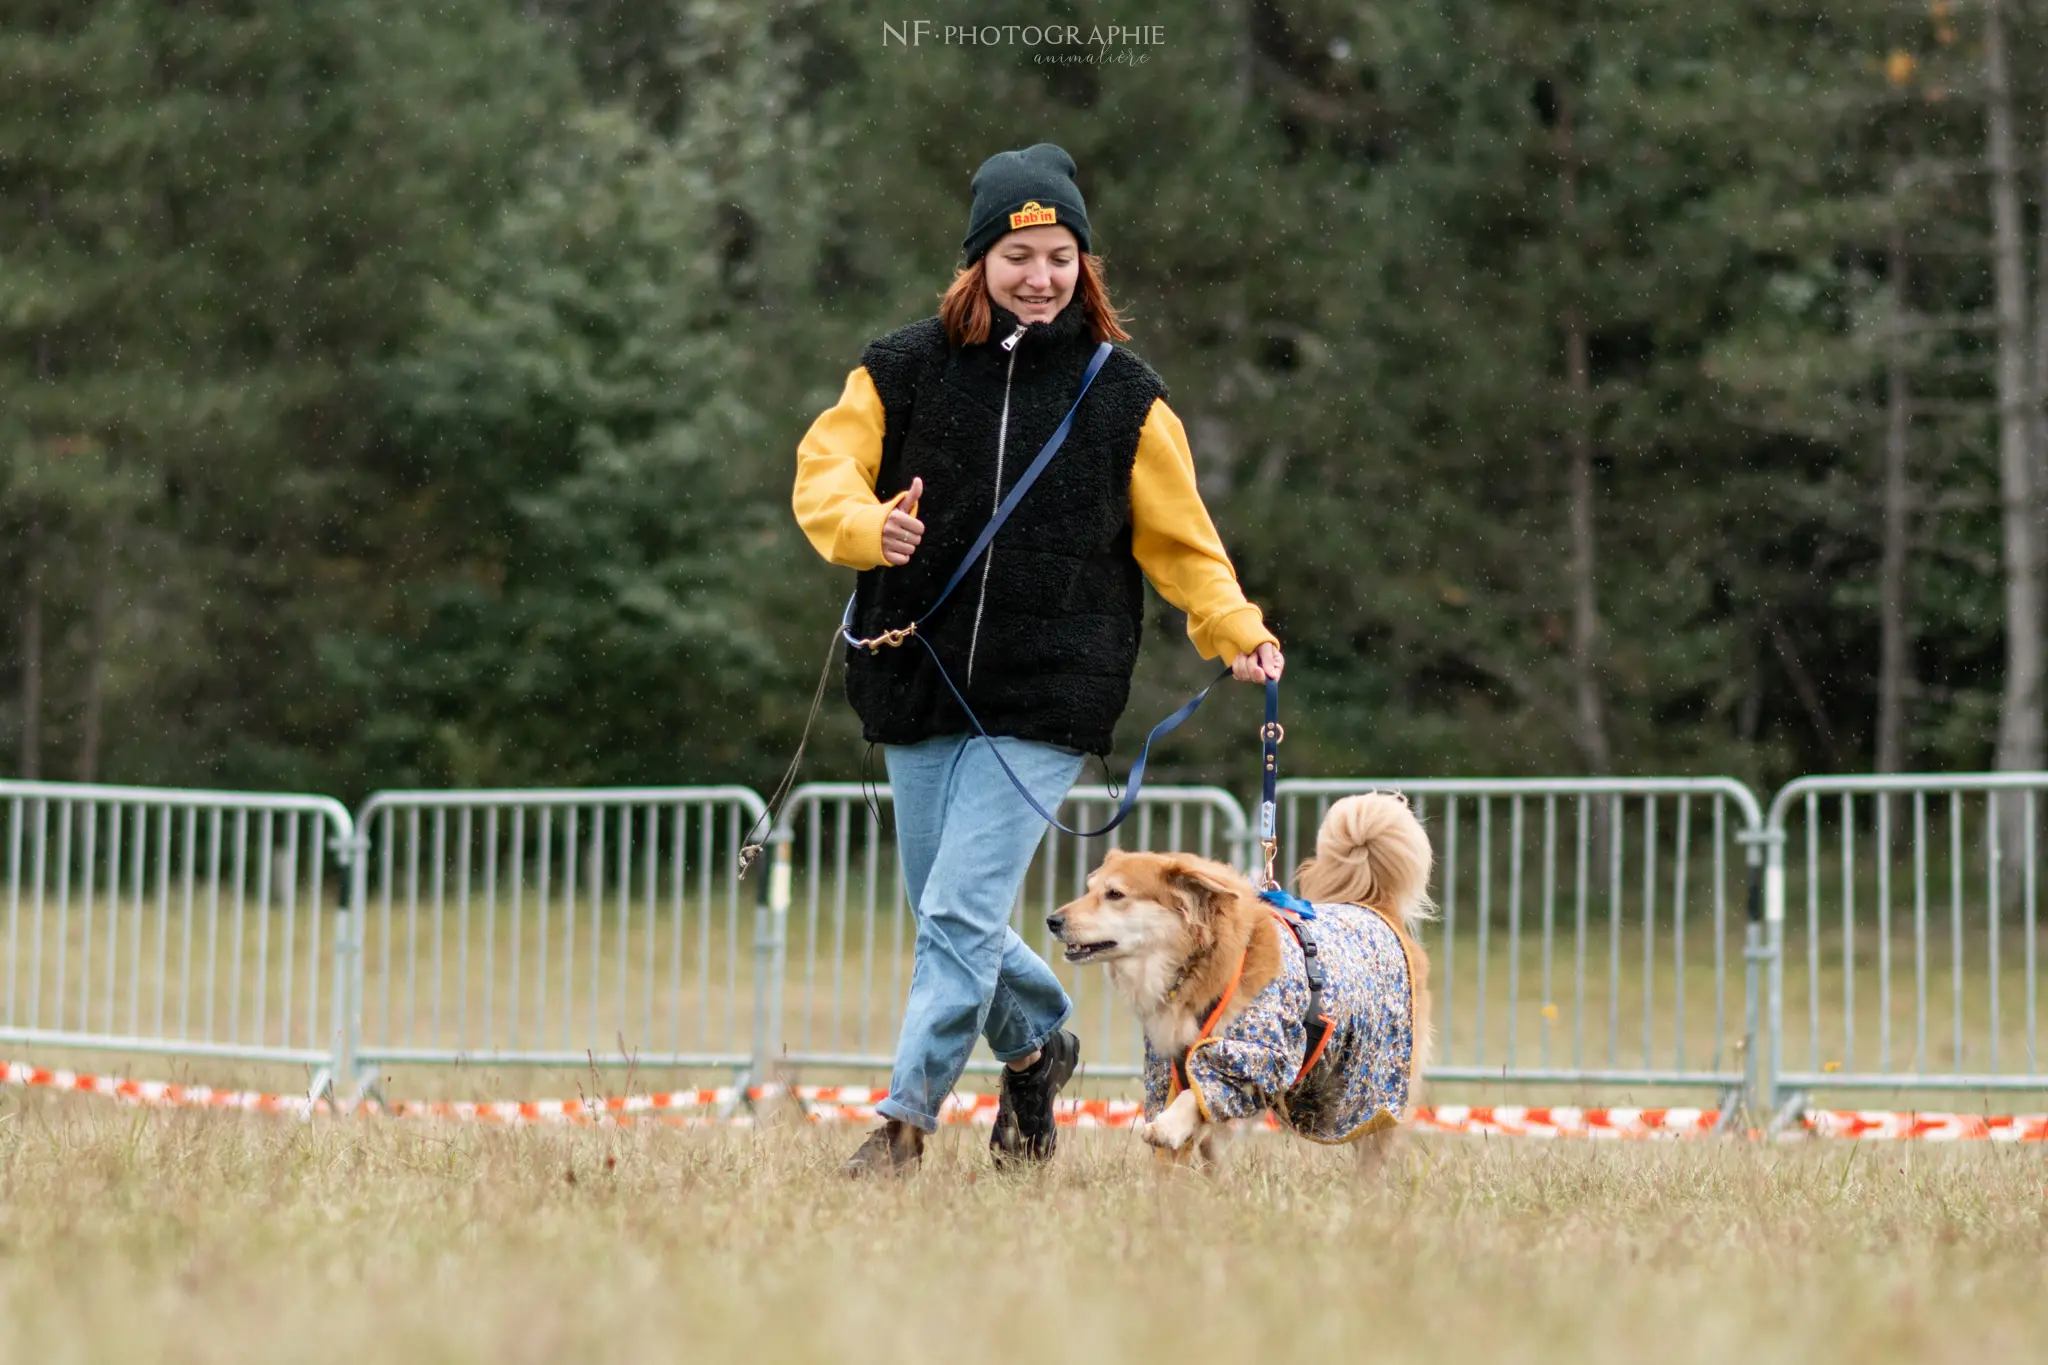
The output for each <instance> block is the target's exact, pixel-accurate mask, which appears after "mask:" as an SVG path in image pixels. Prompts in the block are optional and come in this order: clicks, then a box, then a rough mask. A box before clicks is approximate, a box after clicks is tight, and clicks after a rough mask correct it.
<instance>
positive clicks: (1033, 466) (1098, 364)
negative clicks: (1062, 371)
mask: <svg viewBox="0 0 2048 1365" xmlns="http://www.w3.org/2000/svg"><path fill="white" fill-rule="evenodd" d="M1112 349H1114V348H1113V347H1111V346H1110V344H1109V343H1108V342H1106V341H1105V342H1102V343H1101V344H1099V345H1098V346H1096V348H1095V354H1094V355H1093V356H1091V357H1090V358H1089V360H1088V368H1087V369H1086V370H1084V371H1083V372H1082V374H1081V391H1080V392H1079V393H1077V394H1075V395H1074V405H1073V406H1072V407H1070V408H1068V409H1067V415H1066V416H1065V417H1062V418H1060V424H1059V425H1058V426H1057V427H1055V428H1053V433H1052V435H1050V436H1048V437H1046V438H1045V444H1044V445H1042V446H1040V447H1039V448H1038V454H1036V455H1034V456H1032V458H1031V463H1030V464H1028V465H1026V466H1025V467H1024V472H1023V473H1022V474H1020V475H1018V476H1017V482H1016V483H1015V484H1014V485H1013V486H1012V487H1011V489H1010V491H1009V493H1008V494H1007V495H1005V496H1004V498H1003V500H1002V501H1001V502H999V503H997V504H996V512H995V515H994V516H992V517H990V518H989V519H988V525H986V526H984V527H982V528H981V534H980V535H978V536H976V537H975V538H974V543H973V544H972V545H970V546H968V547H967V554H966V556H965V557H964V558H963V559H961V561H960V564H959V567H958V568H956V569H954V570H953V576H952V577H951V578H949V579H947V580H946V586H945V587H943V588H940V589H939V595H938V596H937V597H935V598H933V599H932V604H931V605H930V606H928V607H926V608H925V609H924V615H922V616H920V617H918V618H917V619H916V620H915V621H912V622H911V623H910V624H909V625H907V626H904V627H902V628H901V629H899V630H885V631H883V632H882V633H881V634H880V635H877V636H875V637H874V638H872V639H868V640H863V639H861V638H859V637H858V636H856V635H855V634H854V633H853V600H854V599H853V598H852V597H848V598H847V599H846V614H845V615H844V616H842V617H840V618H839V633H840V634H841V635H844V636H845V637H846V643H848V644H849V645H852V646H853V647H854V648H855V649H865V650H868V651H870V652H871V653H879V652H880V651H881V650H882V648H883V647H884V646H888V645H900V644H902V643H903V642H904V641H905V640H908V639H910V638H911V637H912V636H914V635H916V634H917V628H918V627H919V626H921V625H923V624H924V623H925V622H927V621H929V620H931V619H932V613H934V612H936V611H937V610H938V609H939V608H940V607H942V606H944V605H945V602H946V599H947V598H949V597H951V596H952V595H953V589H955V588H957V587H959V586H960V581H961V580H962V579H964V578H966V577H967V571H968V570H969V569H971V568H973V567H974V561H975V560H977V559H980V558H981V556H982V555H983V553H985V552H986V551H987V550H988V547H989V545H990V543H991V542H993V541H994V540H995V538H996V532H997V531H1000V530H1002V529H1003V523H1004V522H1006V521H1008V520H1009V519H1010V513H1012V512H1014V511H1016V510H1017V504H1018V503H1020V502H1022V501H1023V500H1024V495H1025V494H1026V493H1028V492H1030V491H1031V485H1032V484H1034V483H1037V482H1038V476H1039V475H1040V474H1043V473H1044V472H1045V467H1046V466H1047V465H1049V464H1051V463H1052V457H1053V456H1055V455H1057V454H1059V453H1060V447H1061V446H1063V445H1065V444H1066V443H1067V433H1068V432H1069V431H1071V430H1073V427H1074V414H1075V413H1076V412H1079V411H1080V410H1081V400H1082V399H1083V398H1086V397H1087V396H1088V386H1089V385H1090V384H1093V383H1094V382H1095V376H1096V375H1098V374H1100V373H1102V367H1103V365H1104V364H1105V363H1107V361H1108V360H1109V353H1110V351H1111V350H1112ZM926 647H927V648H929V647H930V646H929V645H927V646H926ZM934 661H936V656H934ZM939 671H940V673H942V674H943V673H944V672H945V670H944V669H943V668H941V669H940V670H939ZM946 685H947V686H948V687H950V686H952V680H951V679H948V680H947V683H946ZM954 695H956V696H957V695H959V694H958V693H955V694H954ZM976 728H977V729H978V728H979V726H978V725H977V727H976Z"/></svg>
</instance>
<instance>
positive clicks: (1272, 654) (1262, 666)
mask: <svg viewBox="0 0 2048 1365" xmlns="http://www.w3.org/2000/svg"><path fill="white" fill-rule="evenodd" d="M1286 666H1287V660H1285V659H1283V658H1281V657H1280V646H1278V645H1271V644H1267V645H1260V646H1259V647H1258V648H1257V649H1255V650H1253V651H1252V652H1251V653H1249V654H1240V655H1238V656H1237V657H1236V658H1235V659H1232V660H1231V661H1230V676H1231V677H1233V678H1236V679H1237V680H1238V681H1239V682H1255V683H1262V682H1265V681H1266V680H1267V679H1268V678H1270V679H1272V680H1273V681H1274V682H1278V681H1280V670H1281V669H1283V668H1285V667H1286Z"/></svg>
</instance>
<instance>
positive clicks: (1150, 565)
mask: <svg viewBox="0 0 2048 1365" xmlns="http://www.w3.org/2000/svg"><path fill="white" fill-rule="evenodd" d="M1131 552H1132V553H1133V554H1135V555H1136V556H1137V559H1138V567H1139V568H1141V569H1143V570H1144V571H1145V577H1147V578H1149V579H1151V580H1152V586H1153V587H1155V588H1157V589H1159V595H1160V596H1161V597H1164V598H1165V599H1166V600H1167V601H1169V602H1171V603H1173V605H1174V606H1176V607H1179V608H1180V609H1181V610H1182V611H1184V612H1186V613H1187V614H1188V638H1189V639H1190V640H1193V641H1194V642H1195V648H1196V649H1199V650H1200V651H1202V655H1203V657H1204V658H1209V659H1221V660H1223V661H1225V662H1226V663H1227V662H1229V661H1230V660H1232V659H1235V658H1236V657H1237V656H1238V655H1240V654H1249V653H1251V652H1252V651H1253V650H1255V649H1257V648H1258V647H1259V646H1260V645H1263V644H1273V645H1277V644H1279V643H1280V641H1279V640H1278V639H1277V638H1276V637H1275V636H1274V634H1273V632H1272V631H1270V630H1268V629H1266V618H1265V617H1264V616H1263V615H1262V614H1261V613H1260V611H1259V609H1258V608H1257V607H1255V606H1253V605H1252V604H1251V603H1249V602H1247V601H1245V598H1244V589H1243V588H1241V587H1239V586H1238V583H1237V570H1236V569H1234V568H1232V567H1231V565H1230V556H1228V555H1226V554H1225V553H1223V541H1222V540H1221V539H1220V538H1219V537H1218V536H1217V534H1216V524H1215V523H1214V522H1212V521H1210V520H1209V509H1208V508H1206V507H1204V506H1203V505H1202V495H1201V492H1200V491H1199V490H1198V489H1197V488H1196V487H1195V457H1194V455H1193V454H1192V453H1191V452H1190V451H1189V450H1188V434H1187V431H1186V429H1185V428H1183V427H1182V426H1181V424H1180V418H1178V417H1176V416H1174V413H1173V409H1172V408H1169V407H1167V406H1166V400H1165V399H1163V398H1157V399H1154V400H1153V402H1152V411H1151V412H1149V413H1148V414H1146V417H1145V426H1144V429H1143V430H1142V431H1140V432H1139V433H1138V459H1137V463H1136V464H1134V465H1133V466H1132V467H1131Z"/></svg>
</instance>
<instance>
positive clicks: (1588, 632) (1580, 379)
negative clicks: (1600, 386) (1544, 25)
mask: <svg viewBox="0 0 2048 1365" xmlns="http://www.w3.org/2000/svg"><path fill="white" fill-rule="evenodd" d="M1557 127H1558V150H1559V158H1558V165H1559V172H1558V173H1559V176H1560V179H1561V182H1562V183H1561V184H1560V185H1559V194H1560V199H1561V201H1562V204H1563V208H1564V225H1565V231H1566V233H1567V234H1569V235H1570V239H1571V243H1572V244H1571V245H1570V246H1569V247H1568V248H1567V249H1568V250H1572V251H1576V250H1577V249H1578V248H1577V245H1576V244H1577V232H1578V217H1579V165H1578V153H1577V149H1576V147H1575V146H1574V144H1573V141H1572V105H1571V98H1570V95H1569V94H1568V93H1561V94H1560V95H1559V98H1558V122H1557ZM1583 276H1584V272H1583V271H1575V272H1574V274H1573V280H1572V286H1573V288H1577V286H1578V284H1579V282H1580V280H1581V279H1583ZM1564 334H1565V343H1564V346H1565V356H1564V359H1565V393H1566V395H1567V409H1568V411H1569V413H1570V417H1569V421H1570V430H1569V432H1568V433H1567V436H1566V440H1567V443H1568V445H1569V448H1570V451H1571V476H1570V488H1569V491H1568V496H1567V501H1568V503H1569V508H1568V511H1567V515H1566V520H1567V522H1568V523H1569V534H1570V538H1571V585H1572V693H1573V708H1572V709H1573V713H1574V714H1575V715H1576V716H1577V718H1578V734H1577V735H1576V736H1575V737H1574V738H1575V739H1576V740H1577V743H1578V746H1579V755H1580V757H1581V758H1582V759H1583V760H1584V761H1585V764H1586V770H1587V771H1588V772H1591V773H1594V774H1602V773H1607V772H1610V771H1612V770H1613V766H1614V764H1613V755H1612V754H1611V752H1610V751H1609V749H1608V746H1607V716H1606V707H1605V705H1604V702H1603V698H1602V697H1601V692H1600V670H1599V648H1600V601H1599V594H1598V590H1597V581H1596V579H1595V575H1594V569H1595V564H1594V539H1593V372H1592V365H1591V363H1590V360H1589V358H1588V355H1587V349H1588V348H1587V338H1586V322H1585V318H1584V317H1583V316H1582V315H1581V314H1580V312H1579V306H1578V303H1577V302H1576V301H1574V302H1573V303H1572V304H1570V305H1569V306H1568V307H1567V308H1566V309H1565V316H1564Z"/></svg>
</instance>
